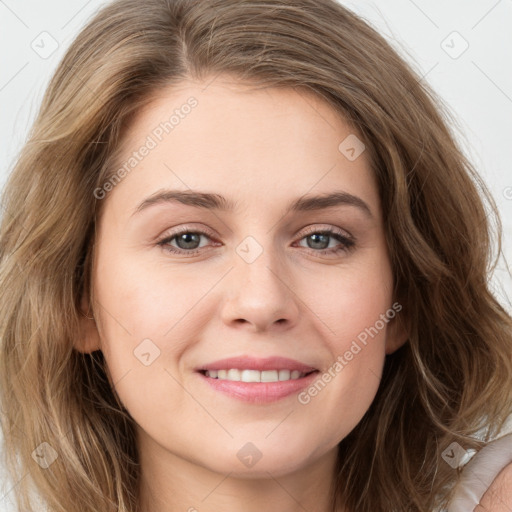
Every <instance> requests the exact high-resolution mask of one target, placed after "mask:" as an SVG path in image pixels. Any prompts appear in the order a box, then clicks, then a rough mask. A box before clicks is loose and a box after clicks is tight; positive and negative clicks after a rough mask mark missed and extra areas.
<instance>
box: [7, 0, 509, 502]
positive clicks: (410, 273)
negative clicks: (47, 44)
mask: <svg viewBox="0 0 512 512" xmlns="http://www.w3.org/2000/svg"><path fill="white" fill-rule="evenodd" d="M440 112H441V111H440V110H439V108H438V107H437V106H436V104H435V96H434V95H433V93H432V92H430V91H429V90H428V88H427V87H426V86H425V84H423V83H421V82H420V80H419V78H418V77H417V76H416V75H415V74H414V73H413V72H412V71H411V70H410V69H409V68H408V67H407V65H406V64H405V63H404V62H403V61H402V60H401V59H400V58H399V57H398V56H397V55H396V53H395V52H394V51H393V50H392V49H391V48H390V46H389V45H388V44H387V43H386V42H385V40H384V39H383V38H382V37H381V36H380V35H378V34H377V33H376V32H375V31H374V30H373V29H371V28H370V27H369V26H368V25H367V24H366V23H364V22H363V21H362V20H360V19H359V18H357V17H356V16H355V15H353V14H352V13H350V12H349V11H347V10H346V9H344V8H343V7H341V6H340V5H338V4H336V3H334V2H332V1H328V0H322V1H320V2H318V1H314V2H313V1H312V0H300V1H294V2H290V1H285V0H283V1H277V2H272V3H269V2H265V1H252V2H243V1H241V2H229V1H227V0H213V1H202V0H200V1H191V0H177V1H170V0H168V1H166V0H150V1H149V2H146V3H145V4H144V7H143V8H142V7H141V4H140V2H137V1H135V0H123V1H117V2H114V3H112V4H111V5H109V6H107V7H106V8H105V9H103V10H102V11H101V12H100V13H98V15H97V16H96V17H95V18H94V19H93V20H92V21H91V22H90V23H89V25H88V26H87V27H86V28H85V29H84V30H83V31H82V32H81V34H80V35H79V36H78V38H77V39H76V41H75V42H74V43H73V45H72V46H71V48H70V49H69V50H68V52H67V54H66V56H65V58H64V60H63V62H62V63H61V65H60V66H59V68H58V70H57V72H56V74H55V76H54V78H53V79H52V82H51V83H50V86H49V88H48V91H47V94H46V96H45V98H44V101H43V105H42V107H41V112H40V114H39V117H38V119H37V120H36V122H35V125H34V128H33V131H32V133H31V139H30V141H29V142H28V143H27V145H26V147H25V148H24V150H23V152H22V154H21V156H20V158H19V161H18V163H17V166H16V168H15V170H14V172H13V175H12V177H11V179H10V182H9V183H8V186H7V188H6V191H5V196H4V197H5V211H6V212H8V214H7V215H5V216H4V219H3V224H2V228H1V234H0V236H1V242H2V243H1V251H2V252H1V254H0V257H1V264H2V267H1V268H2V272H1V290H2V291H1V294H2V295H1V299H0V300H1V308H0V310H1V313H0V314H1V315H2V316H1V320H0V326H1V327H0V328H1V331H0V339H1V343H2V358H1V362H2V385H1V388H2V405H3V409H4V411H6V417H5V421H4V424H3V428H4V431H5V434H4V435H5V438H6V446H7V449H8V455H9V456H10V463H11V465H10V467H11V471H12V472H13V474H15V475H16V474H17V473H16V471H18V474H20V476H21V475H23V474H24V473H25V472H27V471H29V472H30V476H31V478H32V479H33V481H34V483H35V485H36V489H37V491H38V493H39V494H40V496H41V497H42V498H43V499H44V500H45V502H46V503H47V504H48V507H49V510H71V509H75V508H76V507H77V505H76V504H77V503H80V505H79V507H80V510H81V511H93V510H94V511H98V510H101V511H107V510H119V511H128V510H129V511H136V510H140V511H147V510H151V511H152V512H159V511H164V510H165V511H168V510H171V511H173V512H174V511H175V510H189V511H192V510H200V511H209V510H212V511H213V510H239V509H240V508H241V507H243V509H244V510H260V509H261V508H262V507H264V506H267V507H272V508H273V509H276V510H280V511H292V510H299V509H301V510H302V509H305V510H319V511H336V512H339V511H345V512H348V511H350V512H353V511H358V512H360V511H377V510H378V511H381V510H382V511H389V510H394V511H405V510H407V511H409V510H417V511H429V512H430V511H431V510H434V509H435V510H438V509H441V508H442V507H446V506H447V505H448V503H449V500H450V498H451V497H453V495H454V492H453V491H454V486H455V484H456V483H457V480H458V473H459V468H460V467H461V466H462V465H463V463H464V462H465V458H464V455H465V454H467V451H468V450H470V449H476V450H478V449H480V448H482V447H483V446H485V445H486V444H487V442H488V441H490V440H492V439H494V438H495V437H497V436H498V435H499V433H500V431H501V430H502V427H503V424H504V422H505V420H506V419H507V418H508V417H509V415H510V413H511V412H512V411H511V408H512V407H511V403H512V402H511V395H512V386H511V377H510V375H512V372H511V370H512V368H511V367H512V341H511V340H512V321H511V318H510V316H509V315H508V314H507V313H506V312H505V311H504V309H503V308H502V307H501V305H500V304H499V303H498V302H497V301H496V300H495V298H494V297H493V295H492V294H491V292H490V291H489V289H488V287H487V277H488V272H489V268H490V263H491V261H490V252H491V251H490V249H491V245H490V243H491V238H490V237H491V234H492V233H491V223H490V222H489V220H488V218H487V212H486V210H485V205H484V201H487V204H489V205H491V207H492V208H493V211H494V213H496V211H495V207H494V203H493V201H492V199H491V198H490V197H489V195H488V194H487V192H486V191H485V187H484V185H483V184H482V183H481V182H480V181H479V179H478V176H477V174H476V172H475V171H474V170H473V168H472V166H471V164H470V163H469V162H467V161H466V160H465V158H464V156H463V155H462V153H461V152H460V151H459V149H458V148H457V146H456V144H455V143H454V140H453V137H452V135H451V133H450V131H449V129H448V128H447V125H446V121H445V119H444V118H443V116H442V113H440ZM498 227H499V226H498ZM498 235H499V233H498ZM482 428H484V430H485V431H484V434H483V439H482V438H480V437H479V435H481V431H482ZM459 448H460V450H459ZM446 450H451V451H448V452H446ZM452 451H453V457H451V453H452ZM447 454H448V457H447ZM466 458H467V457H466ZM447 459H448V460H450V462H451V463H448V462H447ZM452 459H456V460H452ZM35 463H37V464H35ZM468 467H469V465H468ZM28 485H29V484H28V482H27V481H25V480H22V481H21V482H20V485H19V491H18V494H17V496H18V497H19V499H20V508H22V509H23V510H31V509H30V505H29V503H28V501H27V497H28V491H29V487H28Z"/></svg>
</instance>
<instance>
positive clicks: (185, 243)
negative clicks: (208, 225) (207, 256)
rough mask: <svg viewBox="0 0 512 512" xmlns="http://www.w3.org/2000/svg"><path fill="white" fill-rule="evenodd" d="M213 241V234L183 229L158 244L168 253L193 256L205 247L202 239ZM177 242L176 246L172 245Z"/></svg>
mask: <svg viewBox="0 0 512 512" xmlns="http://www.w3.org/2000/svg"><path fill="white" fill-rule="evenodd" d="M202 237H204V238H208V239H211V234H210V233H208V232H205V231H200V230H199V231H192V230H191V229H190V228H183V229H181V230H180V231H178V232H176V233H173V234H171V235H169V236H166V237H165V238H163V239H162V240H159V241H158V242H157V245H159V246H161V247H163V249H164V250H165V251H167V252H170V253H173V254H183V255H186V256H193V255H195V254H197V253H198V252H201V251H200V249H201V248H202V247H204V246H201V245H200V244H201V238H202ZM174 241H175V244H176V245H172V243H173V242H174Z"/></svg>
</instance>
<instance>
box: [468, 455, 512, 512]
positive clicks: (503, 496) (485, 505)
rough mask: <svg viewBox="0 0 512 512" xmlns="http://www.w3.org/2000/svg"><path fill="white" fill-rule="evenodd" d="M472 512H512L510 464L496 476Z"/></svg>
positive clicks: (511, 467)
mask: <svg viewBox="0 0 512 512" xmlns="http://www.w3.org/2000/svg"><path fill="white" fill-rule="evenodd" d="M474 512H512V464H509V465H508V466H507V467H505V468H504V469H503V470H502V471H501V472H500V473H499V474H498V476H497V477H496V479H495V480H494V482H493V483H492V485H491V487H489V489H488V490H487V491H486V493H485V494H484V495H483V497H482V500H481V501H480V504H479V505H478V506H477V507H476V508H475V510H474Z"/></svg>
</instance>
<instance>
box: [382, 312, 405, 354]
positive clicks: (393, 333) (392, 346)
mask: <svg viewBox="0 0 512 512" xmlns="http://www.w3.org/2000/svg"><path fill="white" fill-rule="evenodd" d="M395 305H397V307H396V308H395ZM393 309H394V310H395V312H396V314H395V316H394V317H393V318H391V319H390V320H389V322H388V325H387V328H386V355H389V354H392V353H393V352H395V350H398V349H399V348H400V347H401V346H402V345H405V343H406V342H407V340H408V339H409V332H408V330H407V327H406V322H405V312H404V310H403V308H402V305H401V304H400V303H398V302H395V304H393Z"/></svg>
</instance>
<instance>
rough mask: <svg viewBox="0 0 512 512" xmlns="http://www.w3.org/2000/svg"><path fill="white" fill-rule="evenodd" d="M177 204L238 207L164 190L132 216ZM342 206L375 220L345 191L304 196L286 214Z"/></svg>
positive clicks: (222, 200) (209, 197)
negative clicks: (164, 204) (359, 211)
mask: <svg viewBox="0 0 512 512" xmlns="http://www.w3.org/2000/svg"><path fill="white" fill-rule="evenodd" d="M175 202H178V203H181V204H184V205H187V206H194V207H196V208H204V209H209V210H219V211H233V210H235V209H236V207H237V203H236V202H234V201H231V200H229V199H227V198H226V197H224V196H222V195H220V194H212V193H207V192H198V191H191V190H162V191H158V192H157V193H155V194H153V195H151V196H149V197H147V198H146V199H144V201H142V203H140V204H139V206H137V208H136V209H135V211H134V212H133V214H132V215H135V214H136V213H139V212H141V211H143V210H145V209H147V208H149V207H150V206H154V205H157V204H162V203H175ZM340 205H347V206H354V207H356V208H358V209H360V210H361V211H362V212H363V213H364V214H365V215H366V216H367V217H369V218H373V215H372V212H371V210H370V207H369V206H368V204H366V203H365V202H364V201H363V200H362V199H361V198H360V197H358V196H354V195H353V194H349V193H348V192H344V191H335V192H332V193H328V194H321V195H316V196H312V195H310V196H302V197H300V198H298V199H296V200H295V201H292V202H291V203H290V204H289V205H288V206H287V208H286V212H285V213H289V212H304V211H316V210H323V209H327V208H332V207H335V206H340Z"/></svg>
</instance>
